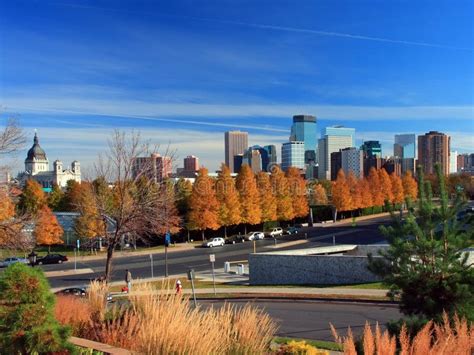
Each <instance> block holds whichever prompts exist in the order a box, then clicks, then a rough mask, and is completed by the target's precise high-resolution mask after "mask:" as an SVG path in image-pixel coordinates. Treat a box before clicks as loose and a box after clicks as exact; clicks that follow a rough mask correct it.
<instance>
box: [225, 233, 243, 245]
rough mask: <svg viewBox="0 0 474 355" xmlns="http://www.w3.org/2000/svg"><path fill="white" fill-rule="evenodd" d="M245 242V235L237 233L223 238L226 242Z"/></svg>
mask: <svg viewBox="0 0 474 355" xmlns="http://www.w3.org/2000/svg"><path fill="white" fill-rule="evenodd" d="M243 242H245V236H243V235H240V234H237V235H233V236H231V237H228V238H226V239H225V243H226V244H235V243H243Z"/></svg>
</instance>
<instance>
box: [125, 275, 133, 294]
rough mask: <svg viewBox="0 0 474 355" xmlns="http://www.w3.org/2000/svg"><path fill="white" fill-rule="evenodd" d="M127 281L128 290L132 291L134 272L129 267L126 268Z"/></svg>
mask: <svg viewBox="0 0 474 355" xmlns="http://www.w3.org/2000/svg"><path fill="white" fill-rule="evenodd" d="M125 282H126V283H127V292H128V293H130V292H131V291H132V273H131V272H130V271H129V270H128V269H127V270H125Z"/></svg>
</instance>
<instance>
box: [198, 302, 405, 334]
mask: <svg viewBox="0 0 474 355" xmlns="http://www.w3.org/2000/svg"><path fill="white" fill-rule="evenodd" d="M200 303H201V304H202V303H204V304H206V305H207V306H209V305H215V306H221V305H222V304H223V303H222V302H220V301H219V302H218V301H206V302H204V301H200ZM232 303H234V304H236V305H239V306H241V305H244V304H245V303H247V301H232ZM252 303H253V304H255V305H257V306H258V307H261V308H263V309H264V310H265V311H266V312H267V313H268V314H269V315H270V316H271V317H272V318H273V319H274V320H275V321H277V322H278V324H279V326H280V329H279V331H278V335H279V336H287V337H295V338H307V339H315V340H328V341H334V339H333V337H332V335H331V331H330V329H329V323H332V324H333V325H334V326H335V327H336V329H337V330H338V332H339V335H346V334H347V327H349V326H350V327H351V329H352V331H353V333H354V334H355V335H356V336H357V335H360V334H361V332H362V331H363V328H364V325H365V322H366V321H368V322H369V323H370V324H372V325H375V323H376V322H378V323H379V324H380V325H381V326H382V328H383V329H384V328H385V327H384V324H385V323H387V321H389V320H392V319H398V318H400V312H399V311H398V307H396V306H386V305H369V304H359V303H342V302H315V301H294V300H289V301H252Z"/></svg>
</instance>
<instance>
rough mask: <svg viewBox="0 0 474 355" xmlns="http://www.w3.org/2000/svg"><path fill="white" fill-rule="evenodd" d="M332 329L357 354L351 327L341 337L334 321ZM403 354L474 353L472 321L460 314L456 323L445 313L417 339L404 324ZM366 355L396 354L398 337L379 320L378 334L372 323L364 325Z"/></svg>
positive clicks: (345, 352)
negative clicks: (388, 330)
mask: <svg viewBox="0 0 474 355" xmlns="http://www.w3.org/2000/svg"><path fill="white" fill-rule="evenodd" d="M331 331H332V333H333V336H334V339H335V340H336V342H338V343H341V344H344V354H350V355H356V354H357V351H356V346H355V342H354V338H353V336H352V332H351V330H350V328H349V330H348V334H347V336H345V337H340V336H339V335H338V334H337V331H336V329H335V328H334V327H333V326H332V324H331ZM398 340H399V343H400V349H398V350H399V354H400V355H445V354H456V355H470V354H472V353H473V351H474V326H472V324H471V325H468V323H467V321H466V320H465V319H459V317H457V316H456V315H455V316H454V319H453V325H451V323H450V321H449V317H448V316H447V314H444V315H443V323H442V324H439V325H438V324H435V323H433V322H428V324H426V325H425V326H424V327H423V328H422V329H421V330H420V331H419V332H418V334H416V336H415V337H414V338H413V339H410V338H409V336H408V333H407V330H406V327H405V326H403V327H402V329H401V331H400V334H399V337H398ZM362 344H363V349H364V355H395V354H396V353H397V348H396V338H395V337H391V336H390V335H389V333H388V332H387V331H384V332H382V331H381V330H380V327H379V325H378V324H376V326H375V335H374V334H373V333H372V329H371V327H370V325H369V324H368V323H366V325H365V328H364V334H363V339H362Z"/></svg>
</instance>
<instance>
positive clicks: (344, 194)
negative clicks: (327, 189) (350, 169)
mask: <svg viewBox="0 0 474 355" xmlns="http://www.w3.org/2000/svg"><path fill="white" fill-rule="evenodd" d="M332 204H333V206H334V221H335V220H336V219H337V212H338V211H341V212H343V211H349V210H350V209H351V208H352V199H351V194H350V189H349V184H348V183H347V180H346V175H345V174H344V171H343V170H342V169H339V172H338V173H337V179H336V181H335V182H334V183H333V185H332Z"/></svg>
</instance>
